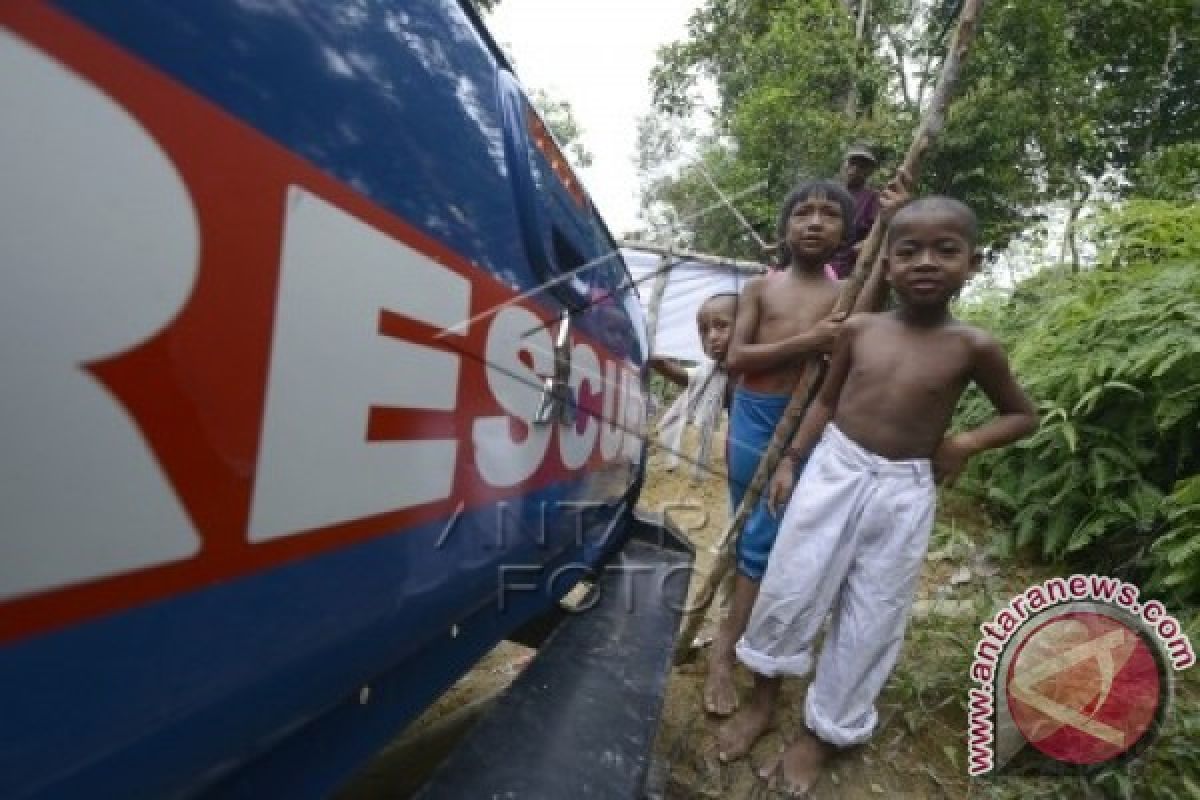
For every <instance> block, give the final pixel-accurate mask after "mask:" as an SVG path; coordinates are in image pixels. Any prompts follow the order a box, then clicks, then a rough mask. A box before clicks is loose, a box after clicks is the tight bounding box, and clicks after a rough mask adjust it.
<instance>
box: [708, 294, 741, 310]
mask: <svg viewBox="0 0 1200 800" xmlns="http://www.w3.org/2000/svg"><path fill="white" fill-rule="evenodd" d="M727 297H729V298H732V299H734V300H737V298H738V293H737V292H714V293H713V294H710V295H709V296H708V297H706V298H704V302H702V303H701V304H700V306H701V307H702V308H703V307H704V306H706V305H708V304H709V303H711V302H712V301H713V300H723V299H725V298H727Z"/></svg>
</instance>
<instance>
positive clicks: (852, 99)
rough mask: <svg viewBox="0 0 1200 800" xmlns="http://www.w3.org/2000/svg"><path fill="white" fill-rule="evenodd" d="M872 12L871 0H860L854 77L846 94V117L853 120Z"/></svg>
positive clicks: (855, 41) (855, 30) (856, 110)
mask: <svg viewBox="0 0 1200 800" xmlns="http://www.w3.org/2000/svg"><path fill="white" fill-rule="evenodd" d="M870 13H871V0H859V4H858V23H857V24H856V25H855V28H854V77H855V81H854V82H852V83H851V84H850V91H849V93H847V95H846V109H845V111H846V119H849V120H851V121H853V120H854V118H855V117H857V116H858V83H857V79H858V68H859V67H861V66H862V57H863V53H864V52H865V48H866V46H867V41H866V39H867V18H868V16H869V15H870Z"/></svg>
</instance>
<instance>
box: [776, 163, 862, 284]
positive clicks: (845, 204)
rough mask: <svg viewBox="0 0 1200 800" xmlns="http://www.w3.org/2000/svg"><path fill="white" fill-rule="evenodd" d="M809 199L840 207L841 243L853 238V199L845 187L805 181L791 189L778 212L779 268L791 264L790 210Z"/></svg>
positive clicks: (835, 183)
mask: <svg viewBox="0 0 1200 800" xmlns="http://www.w3.org/2000/svg"><path fill="white" fill-rule="evenodd" d="M810 197H824V198H827V199H829V200H832V201H834V202H835V203H837V204H838V205H839V206H841V209H842V243H843V244H850V240H851V238H852V237H853V236H854V198H853V197H851V196H850V192H848V191H846V187H845V186H842V185H841V184H840V183H838V182H836V181H824V180H822V181H805V182H804V183H801V184H800V185H799V186H797V187H796V188H795V189H792V191H791V193H790V194H789V195H788V196H787V199H786V200H784V201H783V207H782V208H781V209H780V211H779V228H778V230H777V232H776V236H777V238H778V240H779V263H780V265H781V266H787V265H788V264H790V263H792V250H791V248H790V247H788V244H787V229H788V219H789V218H790V217H791V216H792V209H794V208H795V207H796V205H797V204H799V203H803V202H804V201H805V200H807V199H809V198H810Z"/></svg>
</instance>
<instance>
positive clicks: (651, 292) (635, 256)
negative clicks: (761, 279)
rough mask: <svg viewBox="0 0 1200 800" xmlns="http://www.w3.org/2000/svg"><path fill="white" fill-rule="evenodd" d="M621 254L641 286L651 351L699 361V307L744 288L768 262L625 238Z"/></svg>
mask: <svg viewBox="0 0 1200 800" xmlns="http://www.w3.org/2000/svg"><path fill="white" fill-rule="evenodd" d="M621 255H622V256H623V257H624V259H625V264H626V266H628V267H629V272H630V274H631V276H632V277H633V281H634V283H635V284H636V285H637V286H638V289H639V292H638V294H639V296H640V297H641V302H642V310H643V311H644V312H645V314H646V326H647V332H648V336H649V340H650V343H651V345H650V355H654V356H664V357H667V358H675V359H680V360H683V361H692V362H696V363H699V362H701V361H703V360H704V351H703V350H702V349H701V347H700V337H699V336H698V335H697V333H696V311H697V310H699V308H700V305H701V304H702V303H703V302H704V301H705V300H707V299H708V298H710V297H712V296H713V295H714V294H721V293H723V292H734V293H740V292H741V290H742V288H743V287H745V285H746V282H747V281H748V280H750V279H751V278H753V277H755V276H757V275H762V274H763V273H765V272H766V267H764V266H763V265H762V264H755V263H752V262H748V261H737V260H734V259H730V258H721V257H720V256H710V255H704V254H701V253H690V252H686V251H680V250H670V249H667V248H663V247H657V246H653V245H648V244H644V243H641V242H624V243H622V247H621Z"/></svg>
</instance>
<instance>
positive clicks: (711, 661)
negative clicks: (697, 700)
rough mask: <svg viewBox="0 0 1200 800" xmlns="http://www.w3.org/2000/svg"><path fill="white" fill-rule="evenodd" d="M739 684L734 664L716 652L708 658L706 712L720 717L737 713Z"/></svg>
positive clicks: (705, 694)
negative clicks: (735, 681) (735, 680)
mask: <svg viewBox="0 0 1200 800" xmlns="http://www.w3.org/2000/svg"><path fill="white" fill-rule="evenodd" d="M737 707H738V696H737V684H736V683H734V680H733V664H732V663H731V662H730V661H729V660H728V659H726V658H723V657H722V656H721V655H720V654H718V653H716V652H715V651H714V652H713V653H711V654H710V655H709V657H708V677H707V678H705V679H704V710H705V711H707V712H708V713H710V714H716V715H717V716H719V717H728V716H729V715H730V714H732V713H733V712H735V711H737Z"/></svg>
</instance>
